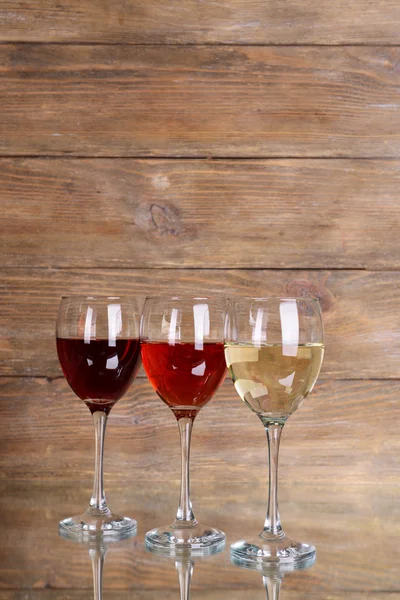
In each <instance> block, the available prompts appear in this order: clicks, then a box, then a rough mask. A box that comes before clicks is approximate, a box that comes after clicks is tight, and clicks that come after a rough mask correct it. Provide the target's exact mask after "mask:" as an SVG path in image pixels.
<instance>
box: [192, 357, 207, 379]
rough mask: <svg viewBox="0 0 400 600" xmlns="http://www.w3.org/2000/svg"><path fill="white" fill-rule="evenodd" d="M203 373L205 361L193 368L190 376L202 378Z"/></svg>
mask: <svg viewBox="0 0 400 600" xmlns="http://www.w3.org/2000/svg"><path fill="white" fill-rule="evenodd" d="M205 372H206V361H205V360H203V362H202V363H201V365H198V366H197V367H193V369H192V375H199V376H200V377H202V376H203V375H204V373H205Z"/></svg>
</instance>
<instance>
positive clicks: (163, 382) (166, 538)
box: [140, 297, 226, 554]
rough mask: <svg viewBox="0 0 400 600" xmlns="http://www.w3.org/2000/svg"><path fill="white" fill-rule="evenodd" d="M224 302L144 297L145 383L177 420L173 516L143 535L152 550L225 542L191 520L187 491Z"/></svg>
mask: <svg viewBox="0 0 400 600" xmlns="http://www.w3.org/2000/svg"><path fill="white" fill-rule="evenodd" d="M224 320H225V301H223V300H221V299H212V298H192V297H172V298H161V297H160V298H155V297H151V298H147V299H146V302H145V305H144V309H143V314H142V319H141V326H140V339H141V349H142V360H143V366H144V369H145V371H146V374H147V376H148V378H149V381H150V383H151V384H152V386H153V387H154V389H155V390H156V392H157V394H158V396H159V397H160V398H161V400H163V401H164V402H165V404H167V406H169V408H170V409H171V410H172V412H173V413H174V415H175V418H176V420H177V421H178V427H179V433H180V442H181V459H182V464H181V469H182V472H181V493H180V500H179V507H178V511H177V514H176V518H175V521H174V522H173V523H172V524H171V525H166V526H164V527H160V528H158V529H153V530H152V531H149V532H147V534H146V544H147V546H148V547H149V548H150V549H151V550H153V551H154V552H157V551H159V552H160V553H164V551H165V549H166V548H167V549H171V548H173V549H175V551H178V552H180V551H182V552H187V551H188V550H190V551H191V552H192V553H197V554H205V553H209V552H211V551H213V550H212V548H213V547H214V546H215V545H218V544H222V543H224V540H225V534H224V533H223V532H222V531H219V530H218V529H214V528H211V527H205V526H204V525H201V524H200V523H198V521H197V520H196V519H195V516H194V514H193V510H192V504H191V501H190V491H189V455H190V437H191V432H192V426H193V421H194V420H195V418H196V416H197V415H198V413H199V411H200V409H201V408H202V407H203V406H205V405H206V404H207V402H209V400H211V398H212V396H213V394H214V393H215V391H216V390H217V388H218V387H219V385H220V384H221V383H222V381H223V380H224V378H225V374H226V365H225V359H224V343H223V340H224V337H223V336H224Z"/></svg>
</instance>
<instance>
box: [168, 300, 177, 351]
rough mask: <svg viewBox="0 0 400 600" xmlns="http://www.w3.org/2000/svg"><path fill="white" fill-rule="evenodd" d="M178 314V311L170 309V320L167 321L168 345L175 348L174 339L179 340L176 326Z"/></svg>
mask: <svg viewBox="0 0 400 600" xmlns="http://www.w3.org/2000/svg"><path fill="white" fill-rule="evenodd" d="M178 312H179V309H177V308H172V309H171V319H170V321H169V329H168V343H169V344H170V345H171V346H175V342H176V339H177V338H178V339H179V335H178V336H177V335H176V333H177V331H176V330H177V324H178Z"/></svg>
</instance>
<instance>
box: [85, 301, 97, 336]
mask: <svg viewBox="0 0 400 600" xmlns="http://www.w3.org/2000/svg"><path fill="white" fill-rule="evenodd" d="M92 320H93V308H92V307H91V306H88V309H87V311H86V319H85V329H84V332H83V341H84V343H85V344H90V340H91V338H92ZM93 333H94V334H95V335H96V332H93Z"/></svg>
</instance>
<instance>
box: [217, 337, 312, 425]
mask: <svg viewBox="0 0 400 600" xmlns="http://www.w3.org/2000/svg"><path fill="white" fill-rule="evenodd" d="M323 356H324V346H323V344H265V345H260V346H255V345H249V344H233V343H228V344H225V359H226V363H227V365H228V368H229V372H230V375H231V377H232V380H233V383H234V384H235V388H236V391H237V392H238V394H239V396H240V397H241V398H242V400H244V402H245V403H246V404H247V406H248V407H249V408H251V410H252V411H254V412H255V413H257V414H258V415H259V416H260V417H261V419H262V420H263V421H265V422H268V421H277V422H285V421H286V419H287V418H288V417H289V416H290V415H291V414H292V413H293V412H294V411H295V410H296V409H297V408H298V407H299V406H300V404H301V403H302V401H303V400H304V398H306V396H307V395H308V394H309V393H310V392H311V391H312V389H313V387H314V384H315V382H316V380H317V377H318V375H319V371H320V369H321V364H322V359H323Z"/></svg>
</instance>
